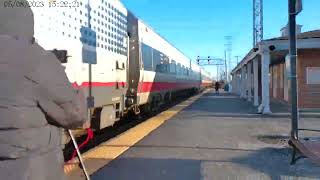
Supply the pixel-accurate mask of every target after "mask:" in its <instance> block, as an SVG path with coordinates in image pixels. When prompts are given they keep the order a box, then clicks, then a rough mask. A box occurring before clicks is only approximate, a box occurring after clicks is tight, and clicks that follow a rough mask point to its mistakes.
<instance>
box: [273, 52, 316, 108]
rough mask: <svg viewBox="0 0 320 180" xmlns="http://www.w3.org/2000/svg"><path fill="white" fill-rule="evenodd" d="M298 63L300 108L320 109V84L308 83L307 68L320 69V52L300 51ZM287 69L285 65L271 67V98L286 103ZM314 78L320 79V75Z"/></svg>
mask: <svg viewBox="0 0 320 180" xmlns="http://www.w3.org/2000/svg"><path fill="white" fill-rule="evenodd" d="M297 63H298V64H297V65H298V66H297V74H298V101H299V107H300V108H316V109H320V83H319V84H308V83H307V68H308V67H317V68H320V50H317V49H304V50H299V51H298V61H297ZM285 68H286V67H285V64H284V63H282V64H275V65H272V66H270V97H271V98H273V99H277V100H280V101H286V100H285V98H284V93H285V92H284V91H285V88H284V84H285V83H286V81H288V80H287V79H286V78H285V73H286V69H285ZM314 78H319V79H320V74H319V77H314ZM288 86H289V87H288V90H289V99H288V101H287V102H288V103H290V89H291V87H290V81H288Z"/></svg>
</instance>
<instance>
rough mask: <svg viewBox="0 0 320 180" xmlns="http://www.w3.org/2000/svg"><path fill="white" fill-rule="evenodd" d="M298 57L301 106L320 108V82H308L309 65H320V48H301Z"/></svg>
mask: <svg viewBox="0 0 320 180" xmlns="http://www.w3.org/2000/svg"><path fill="white" fill-rule="evenodd" d="M298 58H299V59H298V69H297V71H298V79H299V81H298V83H299V84H298V86H299V107H301V108H319V109H320V84H312V85H311V84H307V67H320V50H319V49H317V50H316V49H308V50H300V51H298ZM316 78H320V77H316Z"/></svg>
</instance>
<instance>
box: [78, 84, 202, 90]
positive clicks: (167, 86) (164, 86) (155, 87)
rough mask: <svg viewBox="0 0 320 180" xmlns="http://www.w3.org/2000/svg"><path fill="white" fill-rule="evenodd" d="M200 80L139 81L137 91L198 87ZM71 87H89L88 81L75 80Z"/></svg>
mask: <svg viewBox="0 0 320 180" xmlns="http://www.w3.org/2000/svg"><path fill="white" fill-rule="evenodd" d="M91 85H92V87H115V86H116V82H92V83H91ZM200 85H203V83H202V84H200V82H190V83H170V82H140V83H139V86H138V92H139V93H146V92H159V91H163V90H172V89H175V90H178V89H184V88H192V87H199V86H200ZM72 86H73V87H89V82H83V83H82V84H81V85H78V84H77V83H76V82H75V83H72ZM119 86H126V83H125V82H119Z"/></svg>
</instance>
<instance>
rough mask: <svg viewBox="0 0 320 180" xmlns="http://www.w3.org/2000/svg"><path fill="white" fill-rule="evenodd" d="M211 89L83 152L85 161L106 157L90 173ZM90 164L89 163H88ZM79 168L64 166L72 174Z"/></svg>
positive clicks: (91, 168)
mask: <svg viewBox="0 0 320 180" xmlns="http://www.w3.org/2000/svg"><path fill="white" fill-rule="evenodd" d="M208 91H210V90H206V91H204V92H203V93H201V94H199V95H197V96H194V97H191V98H189V99H187V100H185V101H183V102H182V103H180V104H178V105H176V106H174V107H172V108H170V109H168V110H167V111H164V112H161V113H160V114H158V115H157V116H155V117H152V118H150V119H148V120H147V121H145V122H143V123H141V124H139V125H137V126H135V127H133V128H131V129H129V130H128V131H126V132H124V133H122V134H120V135H118V136H117V137H115V138H112V139H111V140H109V141H107V142H105V143H102V144H100V145H99V146H97V147H95V148H93V149H92V150H90V151H88V152H87V153H84V154H83V158H84V161H86V160H90V159H100V160H101V159H104V160H105V161H106V162H105V163H104V164H103V165H102V166H101V167H88V168H87V169H89V173H90V174H93V173H94V172H96V171H97V170H99V169H100V168H102V167H103V166H105V165H107V164H108V162H110V161H111V160H114V159H116V158H117V157H118V156H120V155H121V154H122V153H124V152H125V151H127V150H128V149H129V148H131V147H132V146H134V145H135V144H136V143H137V142H139V141H140V140H142V139H143V138H144V137H146V136H147V135H148V134H150V133H151V132H152V131H154V130H155V129H157V128H158V127H159V126H161V125H162V124H163V123H164V122H166V121H167V120H169V119H171V118H172V117H173V116H175V115H176V114H177V113H179V112H180V111H182V110H183V109H185V108H186V107H188V106H190V105H191V104H192V103H193V102H195V101H196V100H197V99H199V98H200V97H201V96H202V95H203V94H205V93H207V92H208ZM87 166H88V165H87ZM75 170H79V166H78V164H68V165H65V166H64V172H65V173H66V174H70V173H71V172H73V171H75Z"/></svg>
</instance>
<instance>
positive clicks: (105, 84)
mask: <svg viewBox="0 0 320 180" xmlns="http://www.w3.org/2000/svg"><path fill="white" fill-rule="evenodd" d="M89 84H90V83H89V82H83V83H82V84H81V85H79V84H78V83H76V82H74V83H72V86H73V87H89ZM116 85H117V82H91V86H92V87H115V86H116ZM118 85H119V86H123V87H124V86H126V82H118Z"/></svg>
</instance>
